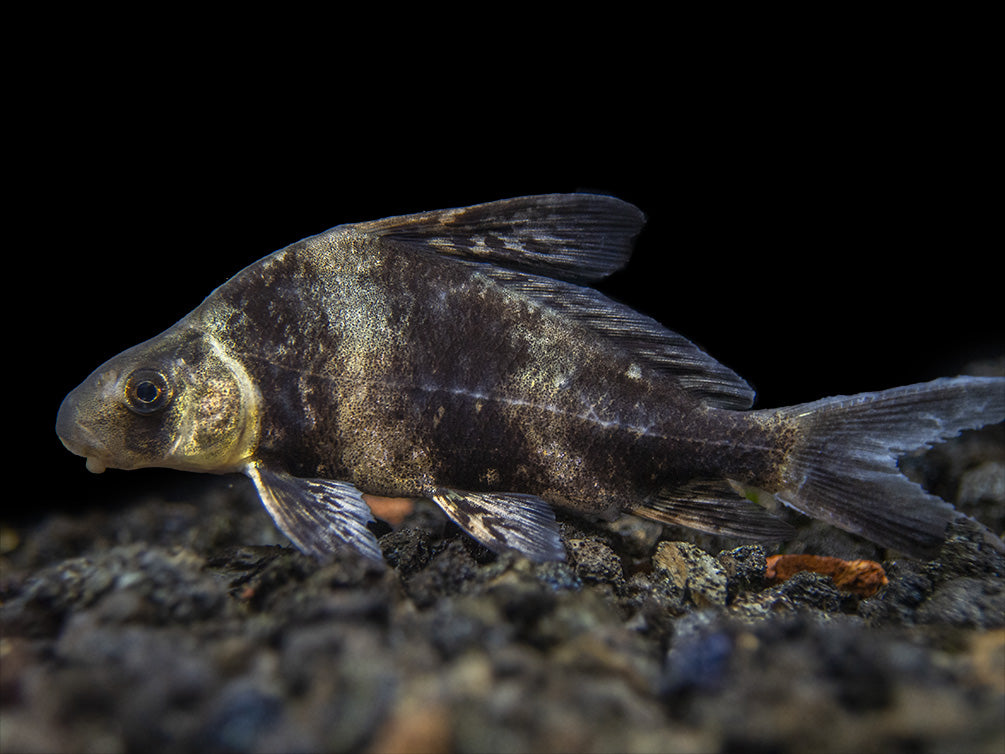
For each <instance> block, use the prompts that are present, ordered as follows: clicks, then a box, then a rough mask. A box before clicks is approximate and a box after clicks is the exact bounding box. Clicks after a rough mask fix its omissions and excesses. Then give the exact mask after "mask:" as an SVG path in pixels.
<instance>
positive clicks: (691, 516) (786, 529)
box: [628, 479, 794, 542]
mask: <svg viewBox="0 0 1005 754" xmlns="http://www.w3.org/2000/svg"><path fill="white" fill-rule="evenodd" d="M628 511H629V512H630V513H634V514H635V515H636V516H642V517H643V518H649V519H652V520H654V521H659V522H661V523H664V524H674V525H680V526H687V527H689V528H691V529H698V530H699V531H704V532H708V533H710V534H721V535H725V536H730V537H739V538H742V539H750V540H753V541H759V542H780V541H782V540H784V539H787V538H789V537H791V536H792V535H793V533H794V531H793V529H792V527H791V526H789V525H788V524H787V523H786V522H785V521H782V520H781V519H780V518H776V517H775V516H773V515H771V514H770V513H768V512H767V511H766V510H765V509H764V508H762V507H760V506H759V505H757V504H756V503H754V502H751V501H750V500H748V499H747V498H745V497H743V496H742V495H740V494H739V493H738V492H736V491H735V490H734V489H733V487H732V486H731V485H730V483H729V482H727V481H725V480H709V479H695V480H692V481H690V482H688V483H687V484H685V485H681V486H679V487H675V488H673V489H669V490H665V491H664V492H661V493H660V494H659V496H657V497H656V498H655V499H653V500H648V501H646V502H644V503H638V504H636V505H634V506H631V507H630V508H628Z"/></svg>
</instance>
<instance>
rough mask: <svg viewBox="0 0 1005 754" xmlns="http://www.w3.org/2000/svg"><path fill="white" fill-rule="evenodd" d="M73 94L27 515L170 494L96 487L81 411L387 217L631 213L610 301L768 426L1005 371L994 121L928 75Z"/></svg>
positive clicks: (45, 218) (23, 317) (41, 160)
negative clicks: (764, 413)
mask: <svg viewBox="0 0 1005 754" xmlns="http://www.w3.org/2000/svg"><path fill="white" fill-rule="evenodd" d="M688 80H689V79H688V77H686V76H685V77H684V81H685V82H686V81H688ZM636 83H639V82H636ZM63 86H64V87H65V88H64V89H63V90H62V92H61V94H62V95H63V97H62V98H61V99H60V102H59V104H58V106H54V105H53V103H51V102H50V103H48V104H47V105H46V107H45V109H44V110H43V113H44V117H40V118H38V120H37V123H38V126H39V129H38V130H39V132H38V133H36V134H31V135H30V138H29V137H28V136H26V139H28V140H27V141H26V144H27V146H26V147H25V149H24V150H23V152H22V154H23V156H25V157H26V158H27V160H26V165H25V166H24V169H25V172H24V174H23V175H24V176H25V177H24V178H23V180H20V181H18V199H17V204H16V205H15V207H16V210H17V211H16V212H15V215H18V216H17V217H15V220H16V223H17V225H18V226H19V227H22V228H23V229H24V230H25V231H26V232H25V233H24V234H23V236H22V237H21V238H20V240H18V241H17V242H16V243H17V245H18V246H19V248H16V249H12V250H11V253H12V254H16V256H17V258H18V259H19V260H25V261H26V263H27V268H28V272H29V274H28V276H27V277H23V276H21V275H11V276H10V277H8V280H7V284H8V287H9V296H10V298H9V301H12V302H13V301H17V300H18V299H19V297H20V292H19V290H18V289H19V288H20V287H21V285H22V284H23V286H24V291H23V295H24V298H23V299H21V301H22V303H19V304H17V303H15V304H9V307H10V308H11V323H12V330H11V331H12V332H13V333H14V334H16V336H17V338H16V340H15V342H12V343H11V344H10V345H11V352H12V356H13V358H12V359H11V360H10V362H9V365H8V373H9V375H10V376H9V378H8V379H9V380H12V381H13V384H14V386H15V387H16V388H17V389H16V390H14V391H12V393H11V395H10V396H9V398H10V399H11V400H12V402H13V404H14V405H15V411H14V412H13V414H12V415H13V416H15V417H16V418H15V421H16V422H17V425H16V431H15V432H13V433H12V436H14V437H16V438H17V439H16V440H15V445H14V454H13V457H14V459H15V460H16V461H17V466H18V469H19V471H20V472H21V473H23V474H29V475H30V477H29V478H34V479H37V480H40V481H42V482H43V483H42V484H39V485H37V486H35V487H33V489H34V490H37V492H35V493H33V494H32V495H31V496H29V497H25V498H22V499H19V502H18V503H17V504H16V505H15V506H12V507H11V509H10V511H9V513H15V512H29V513H30V512H33V511H39V510H44V509H47V508H49V507H53V506H56V507H60V508H66V509H71V510H72V509H76V508H78V507H79V506H82V505H84V504H86V503H89V502H94V501H101V502H104V501H106V500H111V499H114V498H115V497H116V496H120V495H121V494H123V493H124V492H128V491H129V490H132V489H142V490H147V491H149V490H151V489H152V488H153V487H154V486H155V485H156V484H158V483H160V482H164V483H165V484H173V483H174V481H172V480H176V479H178V478H179V477H180V476H182V475H180V474H179V473H177V472H129V473H125V472H121V471H115V470H110V471H108V472H107V473H105V474H103V475H101V476H100V477H95V476H93V475H90V474H88V473H87V472H86V471H85V469H84V461H83V459H81V458H77V457H75V456H72V455H71V454H69V453H68V452H67V451H65V450H64V449H63V448H62V446H61V445H60V443H59V441H58V439H57V438H56V436H55V433H54V432H53V429H52V428H53V425H54V422H55V416H56V410H57V408H58V406H59V403H60V401H61V400H62V397H63V396H64V395H65V394H66V392H67V391H68V390H70V389H71V388H73V387H74V386H75V385H76V384H78V383H79V382H80V381H81V380H82V379H83V378H84V377H85V376H86V375H87V374H88V373H89V372H90V371H91V370H93V369H94V368H95V367H97V366H98V365H99V364H100V363H101V362H102V361H104V360H105V359H107V358H109V357H111V356H113V355H114V354H116V353H118V352H119V351H121V350H123V349H125V348H127V347H129V346H131V345H133V344H135V343H137V342H139V341H142V340H145V339H146V338H149V337H152V336H154V335H156V334H157V333H159V332H160V331H162V330H163V329H165V328H167V327H168V326H170V325H171V324H173V323H174V322H175V321H177V320H178V319H179V318H181V317H182V316H184V315H185V314H186V313H187V312H188V311H190V310H191V309H192V308H193V307H195V306H196V305H197V304H198V303H199V302H200V301H201V300H202V299H203V298H204V297H205V296H206V295H208V294H209V293H210V292H211V291H212V290H213V289H214V288H215V287H216V286H217V285H219V284H220V283H222V282H223V281H224V280H226V279H227V278H228V277H229V276H230V275H232V274H234V273H236V272H237V271H239V270H240V269H241V268H242V267H244V266H245V265H247V264H250V263H252V262H254V261H255V260H257V259H259V258H260V257H262V256H264V255H266V254H268V253H270V252H272V251H274V250H276V249H278V248H281V247H283V246H285V245H287V244H289V243H292V242H294V241H296V240H298V239H300V238H303V237H305V236H309V235H312V234H315V233H318V232H321V231H323V230H326V229H327V228H329V227H331V226H333V225H336V224H340V223H345V222H353V221H361V220H370V219H374V218H378V217H384V216H388V215H392V214H401V213H407V212H413V211H421V210H428V209H435V208H442V207H450V206H461V205H466V204H472V203H477V202H483V201H489V200H492V199H497V198H503V197H509V196H516V195H522V194H532V193H542V192H561V191H594V192H601V193H609V194H613V195H616V196H619V197H621V198H623V199H626V200H628V201H631V202H633V203H635V204H637V205H638V206H639V207H640V208H641V209H642V210H643V211H644V212H645V213H646V215H647V216H648V224H647V226H646V229H645V230H644V232H643V234H642V236H641V237H640V238H639V240H638V243H637V252H636V254H635V256H634V258H633V260H632V262H631V264H630V265H629V267H628V268H627V269H626V270H624V271H623V272H621V273H619V274H617V275H615V276H614V277H613V278H612V279H610V280H609V281H607V282H605V283H604V284H603V285H602V287H603V288H604V289H605V290H607V291H608V292H609V293H610V294H611V295H612V296H614V297H616V298H618V299H620V300H622V301H625V302H626V303H628V304H630V305H632V306H633V307H635V308H637V309H640V310H642V311H644V312H646V313H648V314H650V315H652V316H654V317H656V318H657V319H659V320H661V321H662V322H663V323H665V324H666V325H667V326H668V327H669V328H671V329H674V330H677V331H679V332H681V333H682V334H684V335H686V336H687V337H689V338H691V339H692V340H694V341H696V342H697V343H699V344H700V345H701V346H702V347H704V348H705V349H706V350H707V351H709V352H710V353H711V354H712V355H713V356H715V357H716V358H717V359H719V360H720V361H722V362H723V363H725V364H727V365H728V366H730V367H731V368H733V369H734V370H735V371H736V372H737V373H739V374H740V375H742V376H743V377H745V378H746V379H748V381H749V382H750V383H751V384H752V385H753V386H754V387H755V389H756V390H757V392H758V401H757V406H759V407H768V406H777V405H783V404H790V403H795V402H801V401H808V400H813V399H816V398H819V397H822V396H825V395H832V394H839V393H843V394H848V393H855V392H860V391H865V390H876V389H882V388H885V387H892V386H895V385H900V384H908V383H913V382H920V381H925V380H929V379H933V378H935V377H938V376H943V375H951V374H956V373H958V372H959V371H960V369H961V368H962V367H963V366H964V365H965V364H966V363H967V362H969V361H970V360H972V359H975V358H984V357H988V356H995V355H1000V354H1002V353H1005V341H1003V338H1002V330H1001V325H1000V322H999V319H998V317H999V312H998V309H999V307H1000V296H1001V279H1002V275H1001V272H1000V269H999V267H998V265H999V264H1000V261H1001V252H1000V234H999V233H997V228H996V227H995V222H996V219H997V216H998V215H999V214H1000V208H999V207H997V206H996V205H995V204H993V202H992V199H993V191H992V187H989V186H988V185H987V179H988V178H989V177H990V176H991V175H992V174H993V171H992V167H991V164H990V159H991V158H990V155H991V153H992V150H993V149H994V146H993V145H994V143H995V141H996V139H995V138H993V136H992V133H991V124H990V122H989V118H988V117H987V115H988V113H987V111H986V107H987V102H986V98H984V97H982V96H979V95H980V92H979V91H977V90H976V89H975V88H969V89H968V88H961V86H960V85H959V82H958V81H956V80H952V81H949V80H943V79H940V78H939V77H938V76H936V75H935V68H933V69H932V70H921V71H918V72H916V73H915V74H914V75H910V76H901V75H899V74H898V75H896V76H893V75H892V74H891V75H887V76H885V77H884V76H876V75H875V74H873V73H868V74H866V73H865V72H862V71H859V72H852V73H848V72H847V71H840V70H822V71H817V72H815V73H814V74H813V75H811V76H808V77H806V78H799V79H792V78H789V79H785V80H779V79H777V78H772V77H770V76H769V77H767V78H764V77H759V76H754V75H745V74H744V72H743V70H742V69H741V70H739V71H736V70H733V71H730V72H728V73H723V74H722V75H717V76H714V77H713V81H712V84H711V85H710V84H709V81H708V80H707V79H702V81H701V82H700V83H695V82H692V83H685V84H683V85H682V84H681V83H680V79H677V78H671V79H668V80H659V81H655V82H653V83H651V84H650V85H649V86H648V87H643V91H644V93H643V94H639V93H638V91H637V90H636V89H633V90H632V92H628V91H626V90H624V89H623V88H622V87H621V85H620V83H619V81H618V79H617V78H616V77H615V78H614V79H612V80H610V81H609V82H608V83H607V84H606V85H605V86H603V87H599V88H596V89H592V88H587V89H584V90H578V89H577V90H575V92H573V91H572V90H566V89H564V88H563V86H562V85H561V82H556V84H555V89H554V91H553V92H551V93H550V98H549V93H548V92H545V93H544V95H545V96H544V101H545V103H546V104H547V106H548V107H547V111H546V112H545V110H542V109H541V105H540V104H539V103H535V104H534V105H533V106H532V105H531V103H530V102H526V103H525V102H523V100H522V98H521V94H520V88H519V87H516V88H513V89H510V90H508V93H507V95H506V97H505V101H500V100H499V99H498V98H497V97H496V96H494V95H492V94H489V93H486V94H485V95H483V98H482V100H481V101H479V102H475V103H460V102H442V101H432V102H429V101H427V102H425V103H424V104H416V103H410V104H408V105H404V104H402V103H401V102H400V101H397V100H395V99H394V98H392V99H390V100H389V99H388V98H386V97H383V98H382V97H366V96H362V97H360V98H359V99H358V100H357V99H356V98H351V99H348V98H346V97H343V96H339V97H336V96H333V95H331V94H330V93H314V95H312V96H303V95H300V96H297V97H294V96H289V97H287V96H284V95H282V94H279V95H274V96H271V97H269V98H263V97H261V96H260V95H259V93H258V92H257V91H256V90H254V89H253V88H251V89H243V90H241V92H240V93H235V92H233V91H232V90H230V89H228V88H227V87H220V88H213V87H208V88H204V89H200V90H198V91H189V90H187V89H184V88H179V89H171V90H170V91H164V82H163V81H155V82H152V83H151V82H148V86H147V87H144V88H140V89H132V88H129V87H120V86H113V87H110V88H102V87H99V88H97V89H95V88H93V87H89V86H85V82H84V81H83V80H82V79H80V80H77V79H73V78H71V79H70V81H69V82H65V83H64V85H63ZM434 89H435V88H434ZM434 93H435V92H434ZM361 94H366V93H365V92H363V93H361ZM539 94H541V93H540V92H539ZM312 97H313V98H312ZM348 103H351V104H348ZM28 130H31V129H28ZM992 231H995V235H993V236H992V235H991V232H992ZM19 281H22V282H19ZM25 336H27V337H25ZM22 338H24V340H23V341H22V340H21V339H22ZM486 358H491V354H486ZM193 478H194V477H193Z"/></svg>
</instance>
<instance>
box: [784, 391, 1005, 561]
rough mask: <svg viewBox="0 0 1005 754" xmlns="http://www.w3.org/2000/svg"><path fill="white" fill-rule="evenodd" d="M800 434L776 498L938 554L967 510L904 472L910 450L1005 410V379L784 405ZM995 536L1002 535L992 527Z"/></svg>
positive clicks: (892, 543)
mask: <svg viewBox="0 0 1005 754" xmlns="http://www.w3.org/2000/svg"><path fill="white" fill-rule="evenodd" d="M765 413H773V414H775V415H777V416H780V417H782V418H784V419H786V420H789V421H794V422H795V423H796V425H797V427H798V428H799V432H800V439H799V441H798V442H797V444H796V446H795V448H794V449H793V450H792V451H791V452H790V454H789V457H788V459H787V460H786V463H785V468H784V471H783V477H784V486H783V488H782V489H781V490H779V491H777V492H776V494H775V497H777V498H778V499H779V500H781V501H782V502H783V503H785V504H786V505H788V506H790V507H792V508H794V509H796V510H798V511H801V512H802V513H805V514H807V515H809V516H813V517H814V518H818V519H820V520H823V521H826V522H828V523H831V524H833V525H835V526H837V527H839V528H842V529H845V530H846V531H850V532H854V533H856V534H861V535H862V536H864V537H866V538H868V539H871V540H872V541H874V542H878V543H879V544H881V545H884V546H887V547H892V548H894V549H896V550H900V551H901V552H905V553H907V554H910V555H914V556H918V557H929V556H932V555H934V554H935V552H936V551H937V550H938V548H939V546H940V545H941V544H942V542H943V541H944V539H945V533H946V529H947V527H948V526H949V523H950V522H952V521H954V520H956V519H959V518H966V516H964V514H962V513H960V512H958V511H956V510H955V509H954V508H953V506H952V505H950V504H949V503H947V502H946V501H944V500H942V499H941V498H939V497H936V496H935V495H932V494H929V493H928V492H926V491H925V490H924V488H922V487H921V485H919V484H917V483H915V482H913V481H911V480H910V479H908V478H907V477H905V476H904V475H903V474H902V473H901V472H900V469H899V467H898V466H897V460H898V459H899V458H900V456H902V455H903V454H904V453H906V452H908V451H912V450H916V449H921V448H926V447H930V446H931V445H933V444H935V443H937V442H939V441H940V440H945V439H948V438H951V437H955V436H956V435H958V434H959V433H960V432H961V431H963V430H965V429H976V428H978V427H981V426H984V425H986V424H993V423H996V422H1000V421H1002V419H1003V418H1005V379H1002V378H1000V377H955V378H943V379H938V380H934V381H932V382H928V383H923V384H920V385H909V386H907V387H899V388H892V389H890V390H883V391H880V392H878V393H862V394H860V395H853V396H851V397H847V396H837V397H833V398H824V399H822V400H819V401H814V402H812V403H805V404H801V405H798V406H791V407H788V408H783V409H778V410H777V411H772V412H765ZM985 538H986V539H987V541H988V543H989V544H991V545H992V546H994V547H996V548H1001V547H1002V543H1001V541H1000V540H998V538H997V537H995V536H994V535H993V534H991V533H990V532H987V533H986V535H985Z"/></svg>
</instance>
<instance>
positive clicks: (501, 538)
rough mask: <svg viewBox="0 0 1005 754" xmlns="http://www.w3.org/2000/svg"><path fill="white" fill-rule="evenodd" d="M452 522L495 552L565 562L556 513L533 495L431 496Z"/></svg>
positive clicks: (457, 492)
mask: <svg viewBox="0 0 1005 754" xmlns="http://www.w3.org/2000/svg"><path fill="white" fill-rule="evenodd" d="M430 497H431V498H432V500H433V502H435V503H436V504H437V505H439V506H440V507H441V508H442V509H443V512H444V513H446V514H447V515H448V516H449V517H450V519H451V520H452V521H453V522H454V523H455V524H457V525H458V526H460V527H461V528H462V529H464V531H466V532H467V533H468V534H470V535H471V536H472V537H474V538H475V539H476V540H478V541H479V542H480V543H481V544H483V545H485V546H486V547H487V548H489V549H490V550H492V551H493V552H503V551H505V550H516V551H517V552H519V553H521V554H523V555H525V556H526V557H527V558H529V559H530V560H533V561H536V562H544V561H548V560H565V548H564V547H563V546H562V538H561V537H560V536H559V532H558V524H557V523H556V521H555V512H554V511H553V510H552V509H551V506H550V505H548V504H547V503H546V502H545V501H544V500H542V499H541V498H539V497H535V496H534V495H523V494H518V493H511V492H502V493H499V492H493V493H483V492H463V491H460V490H451V489H440V490H437V491H436V492H434V493H433V494H432V495H431V496H430Z"/></svg>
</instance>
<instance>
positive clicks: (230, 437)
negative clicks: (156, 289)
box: [56, 326, 259, 473]
mask: <svg viewBox="0 0 1005 754" xmlns="http://www.w3.org/2000/svg"><path fill="white" fill-rule="evenodd" d="M258 404H259V400H258V391H257V389H256V388H255V386H254V384H253V383H252V381H251V380H250V378H249V377H248V373H247V372H246V371H245V370H244V368H243V366H242V365H241V364H240V363H239V362H238V361H237V360H235V359H234V358H233V357H232V356H230V355H229V354H227V353H226V351H225V350H224V349H223V347H222V346H221V345H220V343H219V341H217V340H216V338H214V337H213V336H212V335H210V334H208V333H206V332H203V331H201V330H199V329H196V328H192V327H179V326H175V327H173V328H171V329H170V330H167V331H166V332H164V333H162V334H161V335H159V336H157V337H155V338H153V339H151V340H148V341H146V342H145V343H141V344H139V345H137V346H134V347H132V348H130V349H128V350H126V351H123V352H122V353H120V354H119V355H118V356H115V357H114V358H112V359H110V360H108V361H107V362H105V363H104V364H102V365H101V366H100V367H98V368H97V369H96V370H94V372H92V373H91V375H90V376H89V377H88V378H87V379H86V380H84V381H83V382H82V383H81V384H80V385H79V386H78V387H77V388H75V389H74V390H72V391H71V392H70V393H69V394H68V395H67V396H66V398H64V399H63V403H62V405H61V406H60V407H59V413H58V414H57V417H56V434H58V435H59V439H60V440H61V441H62V442H63V445H65V446H66V448H67V449H68V450H70V451H71V452H72V453H75V454H76V455H79V456H83V457H84V458H86V459H87V468H88V470H90V471H92V472H95V473H100V472H102V471H104V470H105V469H106V468H118V469H138V468H145V467H154V466H155V467H163V468H173V469H181V470H184V471H204V472H214V473H225V472H228V471H235V470H238V469H240V468H242V467H243V465H244V464H245V463H247V461H248V459H249V458H250V456H251V454H252V453H253V452H254V449H255V447H256V445H257V439H258V427H259V418H258V410H257V407H258Z"/></svg>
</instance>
